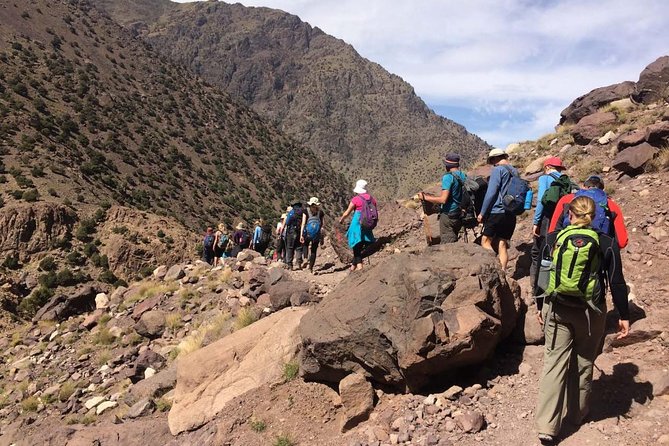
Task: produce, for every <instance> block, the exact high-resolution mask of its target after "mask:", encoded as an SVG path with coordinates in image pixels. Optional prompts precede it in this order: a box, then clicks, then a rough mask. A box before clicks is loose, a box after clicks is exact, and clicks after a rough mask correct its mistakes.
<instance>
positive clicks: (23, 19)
mask: <svg viewBox="0 0 669 446" xmlns="http://www.w3.org/2000/svg"><path fill="white" fill-rule="evenodd" d="M92 4H93V2H89V1H84V0H81V1H54V2H51V1H46V0H38V1H34V2H31V3H30V4H25V5H24V4H23V3H22V2H16V3H14V4H8V5H6V6H5V7H2V8H0V24H2V26H0V148H1V149H2V151H1V153H2V158H1V161H2V163H1V164H0V167H1V168H2V170H3V172H2V174H1V176H0V178H1V179H0V181H1V187H2V191H3V192H4V193H3V195H2V197H3V202H12V201H17V200H18V201H22V200H25V201H34V200H36V199H38V200H45V201H53V202H65V203H66V204H73V205H74V206H75V207H77V208H81V207H83V206H86V205H87V204H88V205H90V204H98V203H100V202H103V201H104V202H109V203H112V204H114V203H117V204H122V205H126V206H130V207H134V208H137V209H141V210H150V211H152V212H155V213H158V214H161V215H172V216H174V217H176V218H177V219H179V220H180V221H182V222H184V223H187V224H189V225H195V224H197V225H201V224H204V223H215V222H218V221H220V220H224V221H226V222H227V223H229V224H232V223H233V222H236V221H237V220H238V219H239V218H242V219H245V220H252V219H254V218H257V217H258V216H265V217H276V216H277V214H278V213H280V210H281V208H282V207H284V206H285V205H286V203H287V202H288V201H289V200H291V199H292V198H293V197H296V196H297V197H300V198H303V197H308V196H309V195H310V194H317V195H319V196H320V197H321V199H322V200H323V201H325V202H326V203H332V204H333V206H336V205H337V204H339V203H345V199H346V195H348V194H347V193H346V189H348V185H347V184H345V183H344V182H343V180H342V177H341V176H340V175H338V174H336V173H335V172H334V171H333V170H332V169H330V168H329V166H324V165H323V164H322V163H321V162H320V160H319V159H318V158H317V157H316V156H315V154H314V153H313V152H312V151H311V150H309V149H307V148H304V147H301V146H299V145H297V144H296V143H295V142H293V141H292V140H291V139H289V138H286V137H285V136H283V135H282V134H281V133H280V132H279V131H278V130H276V129H275V128H273V127H271V126H268V125H267V124H265V122H263V121H262V119H261V118H260V117H259V116H258V115H257V114H256V113H254V112H253V111H251V110H249V109H248V108H246V107H244V106H241V105H239V104H238V103H236V102H234V101H233V100H231V99H230V97H229V96H228V95H226V94H224V93H222V92H220V91H219V90H218V89H217V88H215V87H211V86H208V85H206V84H205V83H204V82H202V81H201V80H198V79H196V78H195V77H194V76H193V75H192V74H191V73H190V72H188V71H187V70H185V69H183V68H178V67H175V66H173V65H172V64H171V63H169V62H168V61H166V60H164V58H162V57H160V56H159V55H158V54H156V53H155V52H153V51H152V50H151V49H150V48H149V47H148V46H147V45H146V44H145V43H143V42H142V41H139V40H137V39H134V38H133V37H132V35H131V34H130V33H129V32H127V30H124V29H123V28H121V27H120V26H119V25H118V24H116V23H115V22H113V21H111V20H110V19H109V18H108V17H106V16H104V15H102V14H101V13H100V12H99V11H98V10H97V9H94V8H93V7H92ZM7 173H8V174H7ZM198 229H199V228H198Z"/></svg>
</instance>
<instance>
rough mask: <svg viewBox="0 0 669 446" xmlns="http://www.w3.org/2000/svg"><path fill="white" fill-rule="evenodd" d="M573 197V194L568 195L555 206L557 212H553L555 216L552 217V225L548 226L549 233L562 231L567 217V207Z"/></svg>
mask: <svg viewBox="0 0 669 446" xmlns="http://www.w3.org/2000/svg"><path fill="white" fill-rule="evenodd" d="M573 197H574V195H573V194H568V195H565V196H564V197H562V198H560V199H559V200H558V202H557V204H556V205H555V210H554V211H553V216H552V217H551V224H550V225H549V226H548V232H553V231H555V230H557V229H562V220H563V219H564V216H565V206H567V204H568V203H569V202H570V201H571V199H572V198H573Z"/></svg>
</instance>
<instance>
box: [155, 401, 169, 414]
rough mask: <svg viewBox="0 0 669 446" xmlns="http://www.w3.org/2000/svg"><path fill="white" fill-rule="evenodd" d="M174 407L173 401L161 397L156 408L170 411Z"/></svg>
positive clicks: (161, 410)
mask: <svg viewBox="0 0 669 446" xmlns="http://www.w3.org/2000/svg"><path fill="white" fill-rule="evenodd" d="M171 408H172V402H171V401H170V400H168V399H167V398H159V399H157V400H156V409H158V411H160V412H168V411H169V410H170V409H171Z"/></svg>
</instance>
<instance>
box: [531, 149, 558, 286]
mask: <svg viewBox="0 0 669 446" xmlns="http://www.w3.org/2000/svg"><path fill="white" fill-rule="evenodd" d="M565 169H566V168H565V167H564V165H563V164H562V160H561V159H560V158H558V157H556V156H552V157H550V158H547V159H546V160H545V161H544V167H543V172H544V173H543V175H541V176H540V177H539V181H538V183H539V185H538V191H537V206H536V208H535V209H534V219H533V221H532V242H533V243H532V251H531V257H532V264H531V265H530V287H531V288H532V290H534V294H533V295H534V296H536V295H539V294H541V293H542V292H543V291H544V290H537V289H536V277H537V268H538V267H537V265H538V264H539V257H540V253H541V250H542V248H543V245H544V243H545V237H546V234H547V233H548V227H549V226H550V221H551V216H552V215H553V210H554V207H553V209H549V208H548V207H545V206H544V205H543V203H542V198H543V197H544V195H545V194H546V191H547V190H548V189H549V188H550V187H551V184H553V182H554V181H555V180H557V179H558V178H560V176H562V171H564V170H565Z"/></svg>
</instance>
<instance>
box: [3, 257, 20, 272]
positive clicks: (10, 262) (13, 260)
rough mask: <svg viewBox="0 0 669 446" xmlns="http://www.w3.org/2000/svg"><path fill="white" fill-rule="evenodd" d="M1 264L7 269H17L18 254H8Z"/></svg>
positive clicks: (18, 264)
mask: <svg viewBox="0 0 669 446" xmlns="http://www.w3.org/2000/svg"><path fill="white" fill-rule="evenodd" d="M2 266H4V267H5V268H8V269H18V268H19V266H21V264H20V263H19V256H18V255H16V254H15V255H11V254H10V255H9V256H7V257H6V258H5V261H4V262H2Z"/></svg>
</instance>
